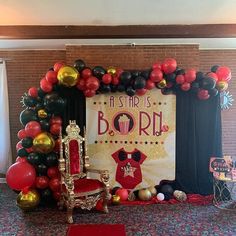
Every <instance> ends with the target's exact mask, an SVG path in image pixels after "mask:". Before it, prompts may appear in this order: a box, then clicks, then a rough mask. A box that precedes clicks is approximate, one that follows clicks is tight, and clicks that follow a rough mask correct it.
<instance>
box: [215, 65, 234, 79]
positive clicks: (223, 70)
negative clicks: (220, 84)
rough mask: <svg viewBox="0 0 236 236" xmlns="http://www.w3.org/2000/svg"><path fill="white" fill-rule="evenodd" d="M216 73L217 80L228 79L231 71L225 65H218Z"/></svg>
mask: <svg viewBox="0 0 236 236" xmlns="http://www.w3.org/2000/svg"><path fill="white" fill-rule="evenodd" d="M216 74H217V76H218V80H219V81H221V80H223V81H229V80H230V79H231V71H230V69H229V67H227V66H220V67H219V68H218V69H217V70H216Z"/></svg>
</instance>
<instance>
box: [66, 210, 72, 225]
mask: <svg viewBox="0 0 236 236" xmlns="http://www.w3.org/2000/svg"><path fill="white" fill-rule="evenodd" d="M72 214H73V208H71V207H67V222H68V223H69V224H72V223H73V217H72Z"/></svg>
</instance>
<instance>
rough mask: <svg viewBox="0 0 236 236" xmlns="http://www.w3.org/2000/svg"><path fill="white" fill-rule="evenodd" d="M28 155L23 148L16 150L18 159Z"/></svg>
mask: <svg viewBox="0 0 236 236" xmlns="http://www.w3.org/2000/svg"><path fill="white" fill-rule="evenodd" d="M28 155H29V153H28V152H27V151H26V149H25V148H20V149H18V150H17V156H19V157H27V156H28Z"/></svg>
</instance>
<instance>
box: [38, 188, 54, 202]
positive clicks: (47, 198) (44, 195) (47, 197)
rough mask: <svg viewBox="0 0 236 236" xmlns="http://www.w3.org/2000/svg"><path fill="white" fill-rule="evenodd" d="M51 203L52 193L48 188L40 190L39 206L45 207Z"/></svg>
mask: <svg viewBox="0 0 236 236" xmlns="http://www.w3.org/2000/svg"><path fill="white" fill-rule="evenodd" d="M52 201H53V193H52V191H51V189H50V188H45V189H42V190H40V204H43V205H46V204H48V203H49V204H50V203H51V202H52Z"/></svg>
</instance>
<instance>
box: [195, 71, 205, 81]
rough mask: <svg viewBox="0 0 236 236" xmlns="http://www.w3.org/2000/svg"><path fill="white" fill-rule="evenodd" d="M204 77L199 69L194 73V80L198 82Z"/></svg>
mask: <svg viewBox="0 0 236 236" xmlns="http://www.w3.org/2000/svg"><path fill="white" fill-rule="evenodd" d="M204 77H205V75H204V73H203V72H201V71H198V72H197V73H196V80H195V81H196V82H200V81H202V80H203V78H204Z"/></svg>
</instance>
